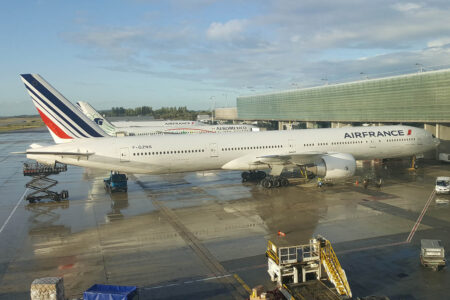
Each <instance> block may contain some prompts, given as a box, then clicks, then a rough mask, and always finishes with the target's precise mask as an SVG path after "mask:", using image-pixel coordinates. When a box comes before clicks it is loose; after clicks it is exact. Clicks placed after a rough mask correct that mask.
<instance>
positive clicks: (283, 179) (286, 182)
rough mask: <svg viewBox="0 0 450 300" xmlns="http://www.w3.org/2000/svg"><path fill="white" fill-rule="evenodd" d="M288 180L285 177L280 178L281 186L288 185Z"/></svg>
mask: <svg viewBox="0 0 450 300" xmlns="http://www.w3.org/2000/svg"><path fill="white" fill-rule="evenodd" d="M288 185H289V180H288V179H287V178H281V186H288Z"/></svg>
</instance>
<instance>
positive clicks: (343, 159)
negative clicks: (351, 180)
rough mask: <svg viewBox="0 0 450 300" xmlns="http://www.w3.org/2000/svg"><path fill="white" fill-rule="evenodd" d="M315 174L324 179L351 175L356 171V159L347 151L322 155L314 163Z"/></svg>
mask: <svg viewBox="0 0 450 300" xmlns="http://www.w3.org/2000/svg"><path fill="white" fill-rule="evenodd" d="M315 169H316V171H315V172H314V173H315V174H316V175H317V176H319V177H322V178H326V179H340V178H346V177H351V176H353V175H354V174H355V171H356V161H355V158H354V157H353V155H351V154H347V153H335V154H329V155H324V156H322V159H321V161H320V162H318V163H316V166H315Z"/></svg>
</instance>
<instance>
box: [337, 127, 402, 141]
mask: <svg viewBox="0 0 450 300" xmlns="http://www.w3.org/2000/svg"><path fill="white" fill-rule="evenodd" d="M405 135H411V129H408V133H407V134H405V131H403V130H383V131H381V130H378V131H362V132H346V133H345V135H344V139H347V138H349V139H354V138H366V137H389V136H391V137H392V136H393V137H395V136H405Z"/></svg>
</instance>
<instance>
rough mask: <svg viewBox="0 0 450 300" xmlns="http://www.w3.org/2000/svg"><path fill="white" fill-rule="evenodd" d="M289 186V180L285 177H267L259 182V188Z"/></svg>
mask: <svg viewBox="0 0 450 300" xmlns="http://www.w3.org/2000/svg"><path fill="white" fill-rule="evenodd" d="M288 185H289V180H288V179H287V178H286V177H282V176H268V177H266V178H264V179H263V180H261V186H262V187H264V188H266V189H270V188H273V187H274V188H279V187H285V186H288Z"/></svg>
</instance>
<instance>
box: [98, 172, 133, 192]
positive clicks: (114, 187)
mask: <svg viewBox="0 0 450 300" xmlns="http://www.w3.org/2000/svg"><path fill="white" fill-rule="evenodd" d="M127 180H128V178H127V176H126V175H125V174H121V173H118V172H111V174H110V175H109V177H108V178H105V179H103V182H104V183H105V187H106V189H107V190H109V191H110V192H111V193H114V192H126V191H127V190H128V183H127Z"/></svg>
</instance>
